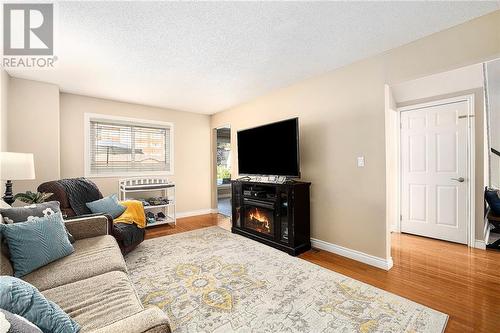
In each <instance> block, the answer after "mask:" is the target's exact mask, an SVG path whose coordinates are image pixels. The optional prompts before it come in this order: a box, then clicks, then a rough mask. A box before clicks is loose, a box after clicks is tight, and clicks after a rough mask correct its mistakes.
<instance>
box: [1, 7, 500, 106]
mask: <svg viewBox="0 0 500 333" xmlns="http://www.w3.org/2000/svg"><path fill="white" fill-rule="evenodd" d="M498 9H499V2H498V1H493V2H475V1H474V2H61V3H59V4H58V24H57V26H56V34H57V35H56V55H57V56H58V59H59V60H58V62H57V68H56V69H55V70H44V71H40V70H39V71H14V70H9V73H10V74H11V75H13V76H15V77H22V78H28V79H33V80H39V81H46V82H51V83H55V84H57V85H59V86H60V88H61V90H62V91H64V92H71V93H77V94H82V95H89V96H96V97H102V98H109V99H114V100H120V101H127V102H134V103H140V104H145V105H153V106H160V107H165V108H173V109H178V110H182V111H193V112H200V113H214V112H217V111H221V110H224V109H227V108H229V107H232V106H235V105H238V104H241V103H244V102H246V101H248V100H250V99H252V98H255V97H257V96H259V95H262V94H264V93H266V92H269V91H270V90H273V89H276V88H279V87H283V86H286V85H289V84H292V83H294V82H297V81H300V80H302V79H304V78H308V77H311V76H314V75H317V74H321V73H324V72H326V71H329V70H332V69H335V68H338V67H340V66H343V65H346V64H349V63H352V62H354V61H356V60H360V59H363V58H366V57H369V56H371V55H374V54H377V53H380V52H382V51H385V50H388V49H391V48H394V47H397V46H400V45H402V44H405V43H408V42H411V41H414V40H416V39H419V38H422V37H424V36H426V35H429V34H432V33H434V32H437V31H440V30H443V29H446V28H448V27H451V26H454V25H457V24H460V23H462V22H465V21H467V20H470V19H472V18H474V17H477V16H481V15H484V14H486V13H488V12H491V11H494V10H498Z"/></svg>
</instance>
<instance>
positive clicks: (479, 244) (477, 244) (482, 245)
mask: <svg viewBox="0 0 500 333" xmlns="http://www.w3.org/2000/svg"><path fill="white" fill-rule="evenodd" d="M474 247H475V248H476V249H481V250H486V242H485V241H482V240H477V239H476V240H475V241H474Z"/></svg>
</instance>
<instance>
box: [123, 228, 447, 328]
mask: <svg viewBox="0 0 500 333" xmlns="http://www.w3.org/2000/svg"><path fill="white" fill-rule="evenodd" d="M126 262H127V266H128V269H129V273H130V277H131V279H132V281H133V283H134V284H135V287H136V289H137V291H138V294H139V297H140V298H141V300H142V302H143V304H144V305H145V306H158V307H160V308H161V309H162V310H163V311H165V313H166V314H167V315H168V317H169V319H170V321H171V324H172V329H173V330H174V331H175V332H232V331H239V332H439V333H440V332H443V331H444V328H445V326H446V321H447V318H448V316H447V315H446V314H444V313H441V312H438V311H435V310H433V309H430V308H428V307H425V306H423V305H420V304H417V303H415V302H412V301H410V300H407V299H405V298H402V297H399V296H397V295H394V294H391V293H388V292H386V291H383V290H380V289H377V288H375V287H372V286H370V285H367V284H364V283H362V282H359V281H357V280H354V279H352V278H349V277H346V276H343V275H341V274H338V273H335V272H332V271H330V270H327V269H324V268H322V267H319V266H317V265H314V264H312V263H309V262H307V261H305V260H302V259H300V258H296V257H292V256H289V255H288V254H285V253H283V252H280V251H278V250H275V249H273V248H271V247H268V246H266V245H263V244H260V243H257V242H254V241H252V240H250V239H247V238H244V237H241V236H238V235H235V234H231V233H230V232H228V231H226V230H224V229H221V228H219V227H210V228H204V229H199V230H195V231H190V232H186V233H181V234H176V235H172V236H166V237H160V238H155V239H151V240H147V241H145V242H143V243H142V244H141V245H139V247H138V248H137V249H136V250H135V251H134V252H132V253H130V254H129V255H127V257H126Z"/></svg>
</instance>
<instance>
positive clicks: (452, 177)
mask: <svg viewBox="0 0 500 333" xmlns="http://www.w3.org/2000/svg"><path fill="white" fill-rule="evenodd" d="M398 111H400V182H401V187H400V207H401V208H400V209H401V211H400V213H401V215H400V216H401V218H400V230H401V232H405V233H410V234H415V235H420V236H425V237H430V238H436V239H441V240H446V241H452V242H456V243H461V244H470V242H471V241H473V240H474V220H473V216H474V215H473V210H474V207H473V202H474V197H473V195H472V193H473V192H472V189H473V188H474V173H473V162H474V137H473V135H472V133H474V123H473V117H474V115H473V96H465V97H458V98H452V99H447V100H441V101H434V102H432V103H426V104H420V105H413V106H410V107H405V108H400V109H398Z"/></svg>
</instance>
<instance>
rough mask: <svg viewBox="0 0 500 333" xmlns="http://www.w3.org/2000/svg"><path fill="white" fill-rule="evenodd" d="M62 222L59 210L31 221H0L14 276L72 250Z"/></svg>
mask: <svg viewBox="0 0 500 333" xmlns="http://www.w3.org/2000/svg"><path fill="white" fill-rule="evenodd" d="M63 223H64V222H63V219H62V215H61V213H57V214H54V215H49V216H47V217H40V218H38V219H37V220H36V221H35V222H19V223H12V224H0V235H1V236H2V237H3V238H4V239H5V241H6V243H7V246H8V247H9V252H10V261H11V262H12V266H13V267H14V276H15V277H21V276H24V275H26V274H29V273H31V272H33V271H34V270H35V269H37V268H40V267H42V266H45V265H47V264H48V263H51V262H53V261H55V260H57V259H60V258H63V257H65V256H68V255H70V254H71V253H73V251H74V249H73V245H71V243H70V242H69V240H68V237H67V236H66V232H65V230H64V224H63Z"/></svg>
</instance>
